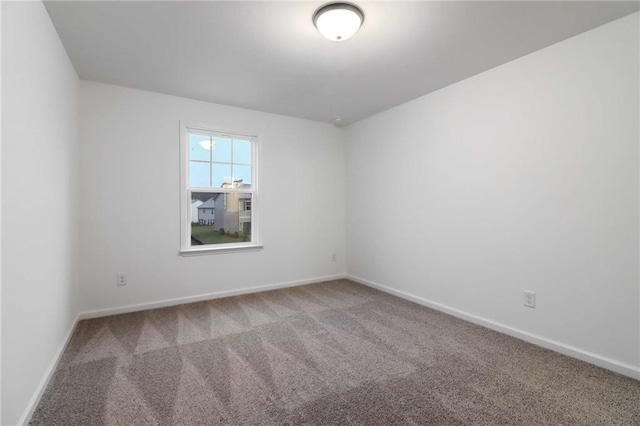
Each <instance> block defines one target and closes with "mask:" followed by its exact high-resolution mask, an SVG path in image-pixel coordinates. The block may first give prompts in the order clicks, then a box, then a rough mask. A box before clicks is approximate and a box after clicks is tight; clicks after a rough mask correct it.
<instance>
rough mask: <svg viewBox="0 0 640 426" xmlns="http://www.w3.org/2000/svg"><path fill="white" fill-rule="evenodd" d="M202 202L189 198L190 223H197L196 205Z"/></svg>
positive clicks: (198, 205)
mask: <svg viewBox="0 0 640 426" xmlns="http://www.w3.org/2000/svg"><path fill="white" fill-rule="evenodd" d="M202 204H203V201H202V200H191V223H198V207H200V206H201V205H202Z"/></svg>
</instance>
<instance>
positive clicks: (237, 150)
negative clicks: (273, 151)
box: [189, 133, 251, 188]
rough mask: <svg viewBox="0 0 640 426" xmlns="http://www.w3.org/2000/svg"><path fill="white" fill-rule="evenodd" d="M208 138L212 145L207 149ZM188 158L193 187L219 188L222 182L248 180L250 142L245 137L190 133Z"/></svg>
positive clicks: (190, 183) (249, 179)
mask: <svg viewBox="0 0 640 426" xmlns="http://www.w3.org/2000/svg"><path fill="white" fill-rule="evenodd" d="M211 140H213V147H212V149H208V148H207V147H208V144H209V143H210V141H211ZM189 160H190V161H189V185H190V186H192V187H205V188H220V186H221V185H222V184H223V183H224V182H231V181H233V180H239V179H242V180H243V182H244V183H248V184H250V183H251V142H250V141H248V140H243V139H230V138H222V137H213V138H211V137H210V136H206V135H198V134H193V133H190V134H189ZM191 160H196V161H191Z"/></svg>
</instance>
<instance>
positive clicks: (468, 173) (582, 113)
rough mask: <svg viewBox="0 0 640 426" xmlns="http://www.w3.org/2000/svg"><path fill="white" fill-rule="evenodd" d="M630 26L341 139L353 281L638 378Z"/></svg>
mask: <svg viewBox="0 0 640 426" xmlns="http://www.w3.org/2000/svg"><path fill="white" fill-rule="evenodd" d="M638 19H639V15H638V14H637V13H636V14H634V15H631V16H628V17H625V18H623V19H620V20H618V21H614V22H612V23H610V24H607V25H605V26H602V27H600V28H596V29H594V30H592V31H589V32H587V33H584V34H581V35H578V36H576V37H574V38H571V39H569V40H566V41H563V42H561V43H558V44H556V45H553V46H550V47H548V48H545V49H543V50H541V51H538V52H536V53H533V54H530V55H528V56H526V57H523V58H520V59H518V60H515V61H513V62H510V63H507V64H505V65H502V66H499V67H497V68H494V69H492V70H490V71H487V72H485V73H482V74H479V75H477V76H474V77H472V78H469V79H467V80H464V81H462V82H459V83H456V84H454V85H451V86H449V87H446V88H444V89H441V90H439V91H437V92H434V93H432V94H429V95H427V96H424V97H421V98H419V99H416V100H414V101H411V102H409V103H406V104H404V105H401V106H399V107H396V108H394V109H391V110H388V111H386V112H383V113H380V114H378V115H376V116H373V117H370V118H368V119H365V120H363V121H361V122H359V123H356V124H354V125H353V126H351V127H350V128H348V138H347V140H348V147H347V184H348V187H347V191H348V194H349V198H348V207H347V233H348V235H347V247H348V251H347V255H348V259H349V262H348V272H349V274H351V275H353V276H357V277H360V278H364V279H366V280H369V281H372V282H374V283H378V284H381V285H385V286H389V287H391V288H393V289H395V290H399V291H403V292H406V293H409V294H410V295H413V296H417V297H420V298H423V299H426V300H429V301H433V302H436V303H440V304H443V305H446V306H449V307H452V308H455V309H458V310H461V311H464V312H466V313H469V314H472V315H476V316H479V317H482V318H484V319H488V320H491V321H495V322H498V323H501V324H504V325H507V326H510V327H514V328H517V329H519V330H522V331H525V332H528V333H533V334H536V335H538V336H541V337H543V338H545V339H552V340H555V341H558V342H561V343H563V344H565V345H571V346H574V347H577V348H578V349H580V350H583V351H589V352H593V353H595V354H597V355H599V356H601V357H605V358H609V359H611V360H613V361H616V362H618V363H623V364H624V363H626V364H629V365H631V366H635V367H636V368H637V367H638V366H639V365H640V359H639V353H638V352H639V344H640V342H639V337H640V330H639V325H640V318H639V306H640V300H639V294H638V293H639V284H638V283H639V280H638V278H639V277H638V256H639V250H638V236H639V234H638V232H639V226H638V220H639V215H638V204H639V185H638V170H639V167H638V141H639V136H640V135H639V130H638V121H639V120H638V118H639V112H640V111H639V107H638V95H639V84H638V79H639V69H638V59H639V58H638V50H639V45H638ZM524 289H528V290H533V291H536V292H537V298H538V307H537V308H536V309H530V308H525V307H523V306H522V292H523V290H524Z"/></svg>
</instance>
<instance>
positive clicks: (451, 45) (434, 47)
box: [46, 1, 639, 124]
mask: <svg viewBox="0 0 640 426" xmlns="http://www.w3.org/2000/svg"><path fill="white" fill-rule="evenodd" d="M322 4H324V2H322V1H305V2H264V1H263V2H238V1H234V2H186V1H172V2H168V1H160V2H155V1H142V2H101V1H88V2H83V1H70V2H65V1H53V2H46V7H47V10H48V11H49V14H50V15H51V18H52V20H53V23H54V25H55V27H56V29H57V31H58V33H59V34H60V38H61V39H62V42H63V44H64V46H65V48H66V49H67V52H68V53H69V56H70V58H71V61H72V62H73V64H74V66H75V68H76V70H77V72H78V74H79V76H80V78H82V79H86V80H95V81H101V82H105V83H111V84H117V85H121V86H128V87H134V88H139V89H144V90H151V91H155V92H161V93H167V94H172V95H177V96H184V97H189V98H194V99H201V100H205V101H210V102H216V103H221V104H226V105H234V106H239V107H244V108H250V109H255V110H260V111H267V112H273V113H278V114H285V115H290V116H296V117H303V118H309V119H313V120H319V121H328V122H330V121H332V118H333V117H335V116H342V117H344V122H345V124H348V123H352V122H355V121H357V120H360V119H362V118H364V117H367V116H369V115H371V114H374V113H376V112H379V111H383V110H385V109H387V108H390V107H393V106H395V105H398V104H401V103H403V102H406V101H408V100H410V99H414V98H416V97H419V96H421V95H424V94H427V93H429V92H432V91H434V90H437V89H439V88H441V87H444V86H446V85H449V84H451V83H454V82H456V81H459V80H462V79H464V78H467V77H470V76H472V75H474V74H477V73H479V72H482V71H484V70H487V69H489V68H492V67H495V66H497V65H499V64H503V63H505V62H508V61H510V60H513V59H515V58H518V57H520V56H523V55H526V54H527V53H530V52H533V51H535V50H538V49H541V48H543V47H546V46H549V45H551V44H553V43H556V42H558V41H560V40H563V39H566V38H568V37H571V36H574V35H576V34H579V33H581V32H584V31H587V30H589V29H591V28H594V27H596V26H599V25H602V24H604V23H606V22H609V21H612V20H614V19H617V18H620V17H622V16H625V15H627V14H630V13H632V12H634V11H637V10H638V8H639V3H638V2H594V1H587V2H575V1H570V2H538V1H534V2H522V1H514V2H482V1H471V2H357V4H358V5H359V6H360V7H361V8H362V10H363V11H364V13H365V21H364V25H363V26H362V28H361V30H360V31H359V32H358V33H357V34H356V35H355V36H354V37H353V38H351V39H350V40H347V41H344V42H331V41H328V40H326V39H324V38H323V37H322V36H321V35H320V34H319V33H318V31H317V30H316V29H315V27H314V26H313V23H312V21H311V17H312V15H313V12H314V11H315V10H316V9H317V8H318V7H319V6H321V5H322Z"/></svg>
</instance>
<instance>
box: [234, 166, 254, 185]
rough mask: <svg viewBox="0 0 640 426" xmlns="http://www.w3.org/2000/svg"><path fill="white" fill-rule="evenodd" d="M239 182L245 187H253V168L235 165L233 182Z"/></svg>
mask: <svg viewBox="0 0 640 426" xmlns="http://www.w3.org/2000/svg"><path fill="white" fill-rule="evenodd" d="M239 180H241V181H242V183H244V184H245V185H251V166H239V165H237V164H234V165H233V181H234V182H236V181H239Z"/></svg>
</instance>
